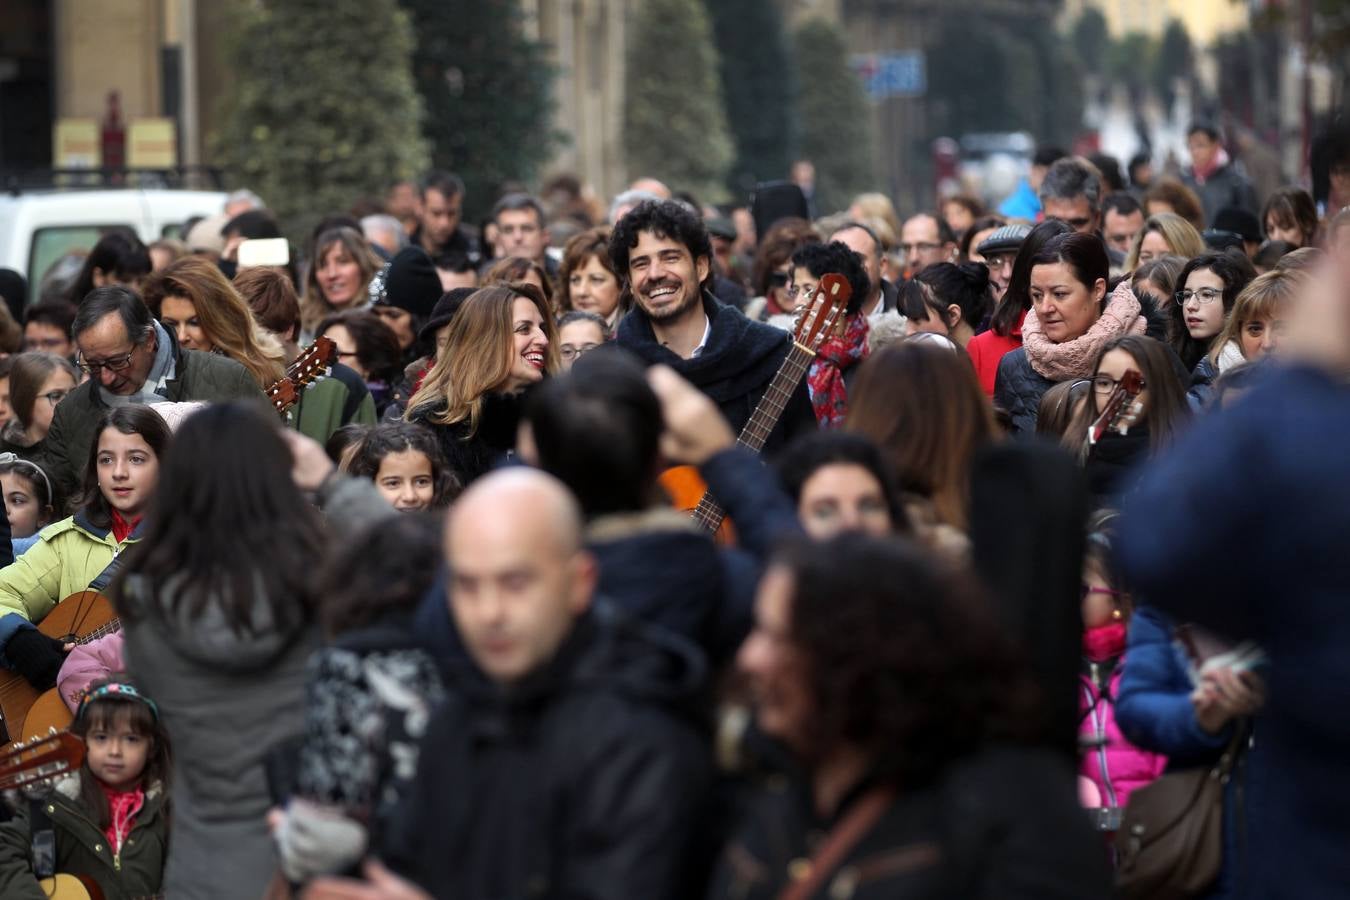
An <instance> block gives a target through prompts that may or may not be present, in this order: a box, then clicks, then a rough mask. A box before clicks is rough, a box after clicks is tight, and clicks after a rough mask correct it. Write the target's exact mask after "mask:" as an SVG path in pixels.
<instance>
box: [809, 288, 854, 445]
mask: <svg viewBox="0 0 1350 900" xmlns="http://www.w3.org/2000/svg"><path fill="white" fill-rule="evenodd" d="M865 356H867V316H865V315H863V314H862V313H861V312H856V313H854V314H853V315H851V316H849V317H848V318H846V319H845V320H844V333H843V334H842V335H835V336H833V337H831V338H830V339H829V340H827V341H825V343H824V344H822V345H821V347H820V352H819V353H818V354H817V355H816V361H815V362H813V363H811V369H810V371H808V372H807V374H806V387H807V389H808V391H809V392H810V394H811V408H812V409H814V410H815V413H816V421H817V422H819V423H820V425H821V427H822V428H837V427H838V426H839V425H842V424H843V422H844V417H845V416H847V415H848V392H847V391H846V390H845V389H844V370H845V369H847V368H849V367H851V366H853V365H854V364H856V363H857V362H859V361H860V360H862V359H863V357H865Z"/></svg>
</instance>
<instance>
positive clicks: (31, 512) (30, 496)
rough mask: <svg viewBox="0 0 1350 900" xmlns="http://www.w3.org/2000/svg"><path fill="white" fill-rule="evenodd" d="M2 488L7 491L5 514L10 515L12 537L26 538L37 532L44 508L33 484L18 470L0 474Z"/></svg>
mask: <svg viewBox="0 0 1350 900" xmlns="http://www.w3.org/2000/svg"><path fill="white" fill-rule="evenodd" d="M0 490H3V491H4V492H5V515H6V516H8V517H9V533H10V535H11V536H12V537H16V538H26V537H32V536H33V535H34V534H37V530H38V527H39V526H40V525H41V524H42V523H41V521H40V520H41V518H42V509H41V508H40V507H39V506H38V501H37V497H36V496H34V492H33V485H32V482H30V481H29V480H28V479H27V478H25V477H23V476H22V475H20V474H19V473H18V472H6V473H4V474H3V475H0Z"/></svg>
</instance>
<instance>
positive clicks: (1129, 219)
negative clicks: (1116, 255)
mask: <svg viewBox="0 0 1350 900" xmlns="http://www.w3.org/2000/svg"><path fill="white" fill-rule="evenodd" d="M1143 230H1144V209H1143V207H1141V206H1140V205H1139V201H1138V200H1136V199H1134V197H1132V196H1130V195H1129V194H1127V193H1125V192H1123V191H1118V192H1116V193H1114V194H1112V195H1111V196H1109V197H1107V198H1106V202H1105V203H1103V204H1102V237H1103V238H1105V239H1106V246H1108V247H1110V248H1111V249H1113V250H1119V251H1120V252H1121V253H1129V252H1130V247H1131V246H1132V245H1133V244H1134V239H1135V237H1136V236H1138V234H1139V232H1141V231H1143Z"/></svg>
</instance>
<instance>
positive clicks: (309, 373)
mask: <svg viewBox="0 0 1350 900" xmlns="http://www.w3.org/2000/svg"><path fill="white" fill-rule="evenodd" d="M336 361H337V344H335V343H333V340H332V338H326V337H321V338H315V340H314V343H313V344H310V345H309V347H307V348H306V349H305V351H304V352H303V353H301V354H300V355H299V356H297V357H296V358H295V362H293V363H291V364H290V365H289V366H287V367H286V374H285V376H284V377H283V378H282V379H281V380H280V381H278V382H277V383H276V384H274V385H272V386H271V387H269V388H268V389H267V392H266V393H267V399H268V400H270V401H272V406H273V408H275V409H276V411H277V412H279V413H281V412H285V411H286V410H287V409H289V408H290V406H291V404H292V403H294V402H295V401H296V400H298V399H300V391H301V390H303V389H304V388H306V387H308V386H309V385H311V384H313V383H314V382H316V381H318V380H319V379H320V378H323V377H324V376H325V375H327V374H328V373H329V372H331V371H332V368H333V363H335V362H336Z"/></svg>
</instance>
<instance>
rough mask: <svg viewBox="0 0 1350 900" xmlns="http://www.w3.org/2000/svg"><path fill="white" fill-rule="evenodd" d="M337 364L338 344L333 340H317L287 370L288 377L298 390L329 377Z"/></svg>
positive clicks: (322, 338)
mask: <svg viewBox="0 0 1350 900" xmlns="http://www.w3.org/2000/svg"><path fill="white" fill-rule="evenodd" d="M335 362H337V344H334V343H333V341H332V339H331V338H326V337H321V338H315V339H314V343H313V344H310V345H309V348H308V349H306V350H305V352H304V353H301V354H300V355H299V356H297V357H296V358H295V362H293V363H291V364H290V366H288V367H287V368H286V376H287V377H288V378H289V379H290V380H291V382H292V383H293V384H294V385H295V386H296V387H297V388H302V387H305V386H306V385H308V384H310V383H311V382H314V381H318V380H319V379H320V378H322V377H324V376H325V375H327V374H328V372H329V370H330V369H332V368H333V363H335Z"/></svg>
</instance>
